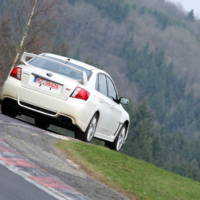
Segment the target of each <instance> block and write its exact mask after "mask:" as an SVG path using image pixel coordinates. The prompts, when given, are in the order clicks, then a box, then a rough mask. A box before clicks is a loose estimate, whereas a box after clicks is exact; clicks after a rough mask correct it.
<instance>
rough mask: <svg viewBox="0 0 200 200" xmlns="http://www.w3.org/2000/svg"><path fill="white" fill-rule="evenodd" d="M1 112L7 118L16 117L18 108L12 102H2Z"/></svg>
mask: <svg viewBox="0 0 200 200" xmlns="http://www.w3.org/2000/svg"><path fill="white" fill-rule="evenodd" d="M1 112H2V114H4V115H7V116H9V117H13V118H14V117H16V116H17V114H18V106H17V103H15V102H14V101H13V100H3V101H2V104H1Z"/></svg>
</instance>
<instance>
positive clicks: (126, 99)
mask: <svg viewBox="0 0 200 200" xmlns="http://www.w3.org/2000/svg"><path fill="white" fill-rule="evenodd" d="M119 102H120V103H121V104H123V105H128V104H129V102H130V101H129V99H128V98H126V97H120V99H119Z"/></svg>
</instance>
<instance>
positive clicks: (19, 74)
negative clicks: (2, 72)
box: [10, 67, 22, 80]
mask: <svg viewBox="0 0 200 200" xmlns="http://www.w3.org/2000/svg"><path fill="white" fill-rule="evenodd" d="M10 76H12V77H14V78H16V79H18V80H21V79H22V68H21V67H14V68H13V69H12V71H11V73H10Z"/></svg>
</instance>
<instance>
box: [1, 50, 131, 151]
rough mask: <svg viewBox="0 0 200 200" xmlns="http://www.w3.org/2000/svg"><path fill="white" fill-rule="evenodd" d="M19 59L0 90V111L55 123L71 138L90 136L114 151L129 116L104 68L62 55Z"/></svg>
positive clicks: (124, 136)
mask: <svg viewBox="0 0 200 200" xmlns="http://www.w3.org/2000/svg"><path fill="white" fill-rule="evenodd" d="M21 62H22V63H23V64H21V65H18V66H16V67H14V68H13V69H12V71H11V73H10V75H9V76H8V78H7V80H6V81H5V83H4V85H3V89H2V93H1V100H2V106H1V109H2V113H3V114H6V115H9V116H11V117H16V116H17V115H20V114H25V115H29V116H31V117H33V118H34V119H35V124H36V125H37V126H39V127H41V128H48V126H49V124H50V123H52V124H57V125H60V126H62V127H65V128H68V129H71V130H74V132H75V138H77V139H81V140H84V141H86V142H90V141H91V140H92V139H93V137H95V138H99V139H101V140H104V141H105V145H106V146H108V147H110V148H111V149H115V150H117V151H119V150H120V149H121V147H122V145H123V144H124V143H125V141H126V139H127V135H128V129H129V123H130V122H129V115H128V113H127V112H126V111H125V110H124V108H123V107H122V104H127V103H128V99H127V98H124V97H119V95H118V92H117V89H116V87H115V84H114V82H113V80H112V78H111V77H110V75H109V74H107V73H106V72H105V71H103V70H100V69H98V68H96V67H94V66H91V65H88V64H86V63H83V62H80V61H77V60H74V59H71V58H66V57H63V56H59V55H55V54H50V53H43V54H40V55H35V54H31V53H24V54H23V56H22V58H21Z"/></svg>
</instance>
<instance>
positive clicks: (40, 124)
mask: <svg viewBox="0 0 200 200" xmlns="http://www.w3.org/2000/svg"><path fill="white" fill-rule="evenodd" d="M35 125H36V126H37V127H39V128H41V129H45V130H46V129H47V128H48V127H49V123H48V122H47V121H46V120H45V119H44V118H35Z"/></svg>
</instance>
